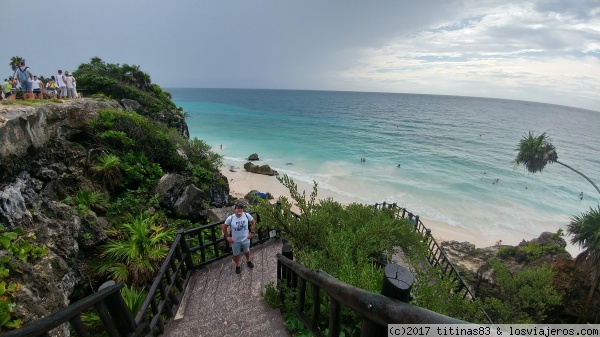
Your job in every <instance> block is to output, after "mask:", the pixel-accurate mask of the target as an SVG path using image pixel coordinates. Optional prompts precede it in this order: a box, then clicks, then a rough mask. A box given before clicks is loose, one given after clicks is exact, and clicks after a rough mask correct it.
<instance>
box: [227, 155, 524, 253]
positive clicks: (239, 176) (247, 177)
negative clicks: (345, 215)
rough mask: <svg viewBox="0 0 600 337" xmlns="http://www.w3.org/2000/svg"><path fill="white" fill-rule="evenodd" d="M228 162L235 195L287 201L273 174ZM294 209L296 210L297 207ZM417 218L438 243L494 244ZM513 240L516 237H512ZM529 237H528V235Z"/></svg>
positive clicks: (304, 186)
mask: <svg viewBox="0 0 600 337" xmlns="http://www.w3.org/2000/svg"><path fill="white" fill-rule="evenodd" d="M229 167H230V165H225V166H223V167H221V168H220V170H219V171H220V172H221V174H223V175H224V176H226V177H227V179H228V182H229V188H230V192H229V193H230V194H231V195H232V196H234V197H236V198H244V196H245V195H246V194H248V193H249V192H250V191H252V190H256V191H259V192H263V193H267V192H269V193H271V194H272V195H273V197H275V199H277V198H279V197H280V196H285V197H286V198H288V199H289V200H291V197H290V193H289V191H288V190H287V189H286V188H285V187H284V186H283V185H282V184H281V183H280V182H279V181H278V180H277V178H276V177H275V176H267V175H263V174H257V173H250V172H247V171H246V170H244V169H243V167H240V168H237V167H236V169H235V171H230V169H229ZM294 182H295V183H296V184H297V186H298V191H299V192H300V193H302V191H305V193H306V195H307V196H309V195H310V193H311V192H312V188H313V185H312V184H308V183H305V182H301V181H300V182H299V181H294ZM329 197H331V198H333V199H334V200H336V198H334V195H333V193H328V192H327V191H322V190H318V195H317V200H321V199H326V198H329ZM294 211H296V212H297V211H298V210H297V209H296V210H294ZM421 221H422V222H423V224H424V225H425V227H427V228H429V229H431V234H432V235H433V237H434V238H435V239H436V241H437V242H438V243H441V242H444V241H458V242H465V241H467V242H469V243H471V244H474V245H475V246H476V247H477V248H485V247H490V246H494V245H495V244H496V242H495V241H493V240H490V239H489V238H486V237H484V236H481V235H478V234H477V233H473V232H472V231H470V230H468V229H466V228H462V227H457V226H453V225H450V224H447V223H444V222H441V221H436V220H432V219H428V218H426V217H421ZM501 239H502V244H504V245H517V244H518V243H519V242H521V241H522V240H523V239H524V238H519V239H518V241H515V242H511V240H509V239H505V238H501ZM513 239H516V238H513ZM530 239H532V238H530Z"/></svg>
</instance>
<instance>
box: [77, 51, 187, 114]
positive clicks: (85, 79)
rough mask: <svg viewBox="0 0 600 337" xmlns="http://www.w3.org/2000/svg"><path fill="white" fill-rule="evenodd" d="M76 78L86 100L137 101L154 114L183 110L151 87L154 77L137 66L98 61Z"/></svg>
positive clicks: (78, 87)
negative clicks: (105, 98) (102, 98)
mask: <svg viewBox="0 0 600 337" xmlns="http://www.w3.org/2000/svg"><path fill="white" fill-rule="evenodd" d="M73 76H74V77H75V78H76V79H77V90H80V91H83V92H84V93H85V95H86V96H95V95H96V96H98V95H102V96H105V97H108V98H112V99H115V100H121V99H123V98H127V99H133V100H136V101H138V102H140V103H142V104H143V105H144V106H146V107H147V108H148V110H150V111H152V112H160V111H162V110H181V109H180V108H177V106H175V103H173V101H171V95H170V94H169V93H167V92H165V91H163V90H162V89H161V88H160V87H159V86H158V85H156V84H153V83H151V81H150V75H148V74H146V73H144V72H143V71H141V70H140V67H139V66H136V65H128V64H124V65H119V64H111V63H105V62H104V61H102V60H101V59H100V58H98V57H94V58H92V59H91V61H90V63H85V64H81V65H80V66H79V67H78V68H77V70H75V71H74V72H73Z"/></svg>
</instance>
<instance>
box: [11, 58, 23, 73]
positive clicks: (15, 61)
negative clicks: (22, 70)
mask: <svg viewBox="0 0 600 337" xmlns="http://www.w3.org/2000/svg"><path fill="white" fill-rule="evenodd" d="M21 61H25V59H24V58H22V57H21V56H13V57H11V58H10V64H9V65H10V68H11V69H12V71H13V72H14V71H15V70H17V68H19V67H20V66H21Z"/></svg>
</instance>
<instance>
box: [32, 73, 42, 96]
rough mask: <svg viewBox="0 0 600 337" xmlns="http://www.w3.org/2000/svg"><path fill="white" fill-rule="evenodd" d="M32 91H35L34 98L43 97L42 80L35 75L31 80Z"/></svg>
mask: <svg viewBox="0 0 600 337" xmlns="http://www.w3.org/2000/svg"><path fill="white" fill-rule="evenodd" d="M31 91H32V92H33V98H39V99H42V88H41V87H40V80H39V79H38V77H37V76H35V75H34V76H33V81H31Z"/></svg>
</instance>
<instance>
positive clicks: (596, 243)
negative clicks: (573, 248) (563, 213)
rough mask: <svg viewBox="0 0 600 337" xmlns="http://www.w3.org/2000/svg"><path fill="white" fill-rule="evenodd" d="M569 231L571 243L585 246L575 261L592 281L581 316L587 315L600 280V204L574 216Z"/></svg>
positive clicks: (568, 226)
mask: <svg viewBox="0 0 600 337" xmlns="http://www.w3.org/2000/svg"><path fill="white" fill-rule="evenodd" d="M567 232H568V233H569V234H570V235H572V237H571V243H572V244H576V245H579V247H581V248H583V251H582V252H581V253H579V255H577V258H575V262H576V263H577V264H578V265H580V266H581V267H582V268H583V270H584V272H585V273H586V274H587V275H588V281H590V291H589V293H588V296H587V299H586V301H585V304H584V306H583V311H582V314H581V317H585V315H586V313H587V309H588V307H589V305H590V302H591V301H592V297H593V295H594V291H595V290H596V288H597V287H598V281H600V206H598V208H596V209H594V208H590V211H589V212H587V213H583V214H581V215H575V216H573V217H572V218H571V222H570V223H569V224H568V225H567Z"/></svg>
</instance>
